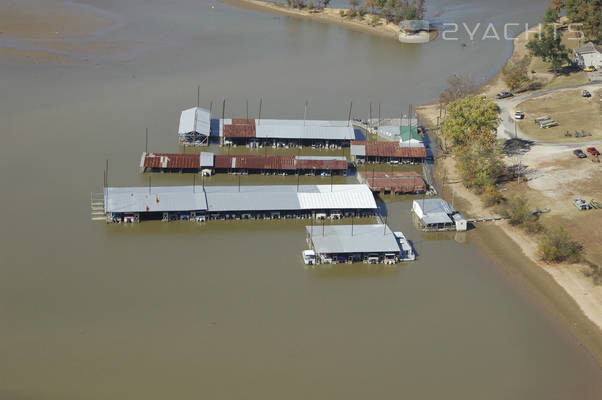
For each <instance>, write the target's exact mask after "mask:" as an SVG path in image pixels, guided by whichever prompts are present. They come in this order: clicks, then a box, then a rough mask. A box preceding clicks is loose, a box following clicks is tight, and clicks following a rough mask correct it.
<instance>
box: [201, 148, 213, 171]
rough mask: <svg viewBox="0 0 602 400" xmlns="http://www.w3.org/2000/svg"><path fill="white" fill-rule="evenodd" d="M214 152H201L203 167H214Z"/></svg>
mask: <svg viewBox="0 0 602 400" xmlns="http://www.w3.org/2000/svg"><path fill="white" fill-rule="evenodd" d="M213 159H214V157H213V153H209V152H207V151H203V152H201V168H205V167H213Z"/></svg>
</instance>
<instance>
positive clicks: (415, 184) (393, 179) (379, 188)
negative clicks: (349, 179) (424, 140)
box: [357, 171, 426, 194]
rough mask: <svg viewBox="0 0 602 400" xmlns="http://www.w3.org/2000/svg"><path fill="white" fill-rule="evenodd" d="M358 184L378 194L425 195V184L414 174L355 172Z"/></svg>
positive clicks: (411, 172) (412, 172) (410, 172)
mask: <svg viewBox="0 0 602 400" xmlns="http://www.w3.org/2000/svg"><path fill="white" fill-rule="evenodd" d="M357 179H358V181H359V182H360V183H365V184H367V185H368V186H370V189H371V190H372V191H373V192H375V193H380V194H407V193H418V194H421V193H426V183H425V182H424V179H422V177H421V176H420V175H419V174H418V173H416V172H414V171H409V172H376V171H372V172H371V171H367V172H364V173H362V172H360V171H358V172H357Z"/></svg>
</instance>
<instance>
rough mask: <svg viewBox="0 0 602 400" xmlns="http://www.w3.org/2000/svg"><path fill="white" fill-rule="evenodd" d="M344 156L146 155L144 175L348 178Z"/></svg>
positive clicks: (144, 153)
mask: <svg viewBox="0 0 602 400" xmlns="http://www.w3.org/2000/svg"><path fill="white" fill-rule="evenodd" d="M347 169H348V162H347V159H346V158H345V157H343V156H281V155H225V154H213V153H210V152H201V153H200V154H177V153H150V152H143V153H142V157H141V158H140V172H193V173H198V172H203V174H206V175H209V174H213V173H236V174H253V173H257V174H285V175H287V174H309V175H319V174H329V175H330V174H337V175H345V174H346V173H347Z"/></svg>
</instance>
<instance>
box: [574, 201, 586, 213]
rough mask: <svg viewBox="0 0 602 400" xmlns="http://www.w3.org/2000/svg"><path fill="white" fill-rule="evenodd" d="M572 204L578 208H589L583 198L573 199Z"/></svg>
mask: <svg viewBox="0 0 602 400" xmlns="http://www.w3.org/2000/svg"><path fill="white" fill-rule="evenodd" d="M573 204H574V205H575V207H577V209H578V210H581V211H583V210H589V204H587V202H586V201H585V200H583V199H573Z"/></svg>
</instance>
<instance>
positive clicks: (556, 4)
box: [550, 0, 564, 11]
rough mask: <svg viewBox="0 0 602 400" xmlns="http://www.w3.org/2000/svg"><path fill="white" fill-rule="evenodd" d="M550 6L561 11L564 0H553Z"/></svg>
mask: <svg viewBox="0 0 602 400" xmlns="http://www.w3.org/2000/svg"><path fill="white" fill-rule="evenodd" d="M551 3H552V4H551V5H550V7H552V8H554V9H556V10H558V11H560V9H561V8H564V0H552V1H551Z"/></svg>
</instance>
